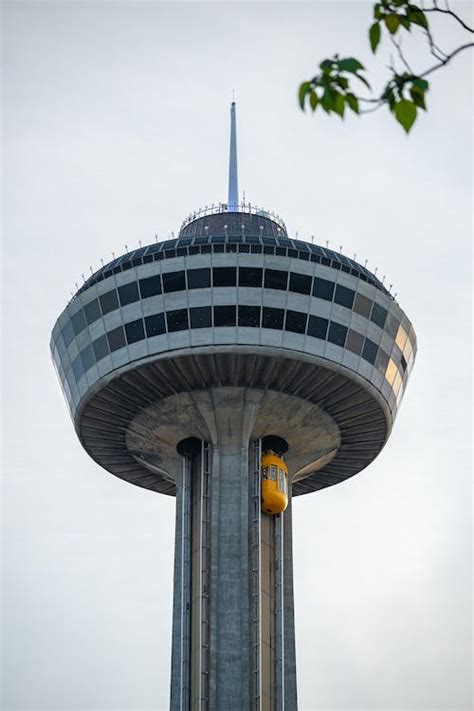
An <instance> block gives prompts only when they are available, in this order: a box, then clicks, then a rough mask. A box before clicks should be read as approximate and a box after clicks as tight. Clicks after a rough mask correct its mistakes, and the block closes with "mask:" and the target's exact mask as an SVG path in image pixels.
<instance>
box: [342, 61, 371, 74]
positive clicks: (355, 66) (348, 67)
mask: <svg viewBox="0 0 474 711" xmlns="http://www.w3.org/2000/svg"><path fill="white" fill-rule="evenodd" d="M337 64H338V67H339V69H340V71H341V72H352V74H355V73H356V72H357V71H358V70H359V69H364V67H363V65H362V64H361V63H360V62H359V60H358V59H354V57H347V59H340V60H339V62H338V63H337Z"/></svg>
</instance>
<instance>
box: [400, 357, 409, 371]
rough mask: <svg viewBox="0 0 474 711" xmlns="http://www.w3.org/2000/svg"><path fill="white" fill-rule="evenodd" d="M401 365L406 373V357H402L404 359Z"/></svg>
mask: <svg viewBox="0 0 474 711" xmlns="http://www.w3.org/2000/svg"><path fill="white" fill-rule="evenodd" d="M400 365H401V367H402V370H403V372H405V370H406V369H407V362H406V360H405V357H404V356H402V358H401V361H400Z"/></svg>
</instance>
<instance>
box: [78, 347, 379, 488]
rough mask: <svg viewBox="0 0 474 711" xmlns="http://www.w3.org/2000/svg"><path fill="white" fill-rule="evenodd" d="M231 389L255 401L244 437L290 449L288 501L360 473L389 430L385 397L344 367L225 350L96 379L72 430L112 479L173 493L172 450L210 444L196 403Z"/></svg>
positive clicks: (153, 359)
mask: <svg viewBox="0 0 474 711" xmlns="http://www.w3.org/2000/svg"><path fill="white" fill-rule="evenodd" d="M237 390H240V391H242V390H244V391H246V392H247V393H249V394H251V396H252V397H253V398H255V397H257V399H258V400H259V411H258V415H257V417H256V422H255V427H254V431H253V434H252V436H253V437H255V438H258V437H261V436H264V435H265V434H276V435H279V436H281V437H283V438H284V439H287V441H288V442H289V445H290V451H289V453H288V456H287V461H288V463H289V465H290V470H291V472H292V475H293V487H292V488H293V495H296V496H297V495H299V494H304V493H309V492H311V491H316V490H318V489H322V488H325V487H327V486H331V485H333V484H336V483H339V482H341V481H344V480H345V479H347V478H349V477H351V476H353V475H354V474H356V473H358V472H359V471H361V470H362V469H364V468H365V467H367V466H368V465H369V464H370V463H371V462H372V461H373V459H374V458H375V457H376V456H377V454H378V453H379V452H380V451H381V449H382V447H383V446H384V444H385V442H386V440H387V438H388V436H389V434H390V430H391V427H392V415H391V413H390V409H389V407H388V405H387V402H386V400H385V399H384V397H383V396H382V395H381V394H380V393H379V392H378V391H377V389H376V388H375V387H374V386H373V385H372V384H371V383H370V382H369V381H367V380H366V379H365V378H363V377H362V376H360V375H358V374H357V373H355V372H354V371H351V370H349V369H348V368H346V367H344V366H343V365H341V364H338V363H334V362H331V361H329V360H327V359H325V358H322V357H318V356H312V355H309V354H306V353H295V351H291V350H288V349H284V348H272V347H268V346H259V347H255V346H252V347H245V346H235V345H232V346H218V347H216V346H213V347H212V348H208V347H202V348H193V349H192V350H191V351H190V350H189V349H183V350H177V351H173V352H167V353H163V354H161V355H160V356H150V357H148V358H143V359H141V360H139V361H134V362H132V363H129V364H127V365H126V366H124V367H122V368H121V369H119V370H116V371H114V372H113V373H110V374H109V375H107V376H104V377H103V378H102V379H101V380H100V381H98V382H97V383H96V384H95V386H94V387H93V388H91V389H90V390H89V391H88V392H87V393H86V395H85V396H84V397H83V399H82V400H81V402H80V403H79V406H78V408H77V411H76V417H75V426H76V431H77V434H78V436H79V438H80V440H81V443H82V445H83V447H84V448H85V449H86V451H87V452H88V453H89V455H90V456H91V457H92V458H93V459H94V460H95V461H96V462H97V463H98V464H100V465H101V466H102V467H104V468H105V469H107V470H108V471H110V472H111V473H113V474H114V475H116V476H118V477H120V478H122V479H124V480H126V481H128V482H130V483H133V484H136V485H138V486H142V487H144V488H147V489H151V490H154V491H158V492H161V493H166V494H170V495H174V493H175V485H174V478H175V476H176V474H177V472H178V471H179V467H180V458H179V455H177V453H176V450H175V447H176V443H177V442H178V441H179V440H180V439H184V438H185V437H189V436H198V437H201V438H206V439H207V438H208V439H209V440H210V441H212V432H211V431H209V427H208V426H207V428H206V424H205V423H204V424H203V421H204V420H205V418H204V420H203V418H202V417H199V401H200V398H201V401H202V398H203V397H211V398H212V397H213V393H214V396H218V397H221V398H222V397H223V393H224V397H225V396H226V395H225V393H227V396H228V397H229V398H232V396H233V394H235V392H236V391H237ZM203 393H204V394H203ZM209 393H210V395H209ZM196 413H198V414H196ZM295 423H296V426H295ZM147 442H148V444H146V443H147ZM292 449H293V453H292V452H291V450H292Z"/></svg>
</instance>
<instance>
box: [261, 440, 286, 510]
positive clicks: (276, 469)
mask: <svg viewBox="0 0 474 711" xmlns="http://www.w3.org/2000/svg"><path fill="white" fill-rule="evenodd" d="M287 506H288V467H287V466H286V464H285V462H284V461H283V459H281V457H278V456H277V455H276V454H275V452H273V451H272V450H271V449H270V450H268V451H267V452H264V454H263V456H262V510H263V511H264V513H266V514H270V515H273V514H279V513H282V511H284V510H285V509H286V507H287Z"/></svg>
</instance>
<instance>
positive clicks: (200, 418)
mask: <svg viewBox="0 0 474 711" xmlns="http://www.w3.org/2000/svg"><path fill="white" fill-rule="evenodd" d="M51 350H52V355H53V360H54V363H55V365H56V368H57V371H58V375H59V378H60V381H61V384H62V388H63V391H64V394H65V397H66V400H67V402H68V405H69V409H70V412H71V416H72V419H73V422H74V426H75V428H76V432H77V435H78V437H79V439H80V441H81V444H82V445H83V447H84V449H85V450H86V451H87V452H88V454H89V455H90V456H91V457H92V458H93V459H94V460H95V461H96V462H97V463H98V464H100V465H101V466H102V467H104V468H105V469H107V470H108V471H110V472H111V473H113V474H115V475H116V476H118V477H121V478H122V479H124V480H126V481H129V482H130V483H133V484H136V485H138V486H142V487H145V488H147V489H150V490H152V491H156V492H159V493H163V494H168V495H171V496H176V535H175V567H174V595H173V632H172V672H171V677H172V678H171V709H172V711H177V710H180V711H197V710H199V711H207V710H217V711H247V710H249V711H250V709H252V710H262V711H263V710H265V711H267V710H268V711H277V710H278V711H283V710H284V709H286V711H294V709H296V708H297V697H296V664H295V646H294V619H293V583H292V580H293V571H292V541H291V520H292V498H293V497H295V496H299V495H303V494H307V493H310V492H313V491H317V490H318V489H322V488H324V487H327V486H331V485H333V484H337V483H339V482H342V481H344V480H345V479H347V478H348V477H350V476H353V475H354V474H356V473H357V472H359V471H361V470H362V469H364V468H365V467H366V466H368V464H370V462H371V461H372V460H373V459H374V458H375V457H376V456H377V454H378V453H379V452H380V450H381V449H382V447H383V446H384V444H385V442H386V441H387V439H388V437H389V435H390V432H391V429H392V426H393V422H394V419H395V416H396V413H397V410H398V407H399V405H400V401H401V399H402V397H403V393H404V390H405V388H406V383H407V379H408V375H409V373H410V371H411V368H412V366H413V362H414V358H415V353H416V337H415V332H414V329H413V327H412V325H411V323H410V321H409V320H408V318H407V317H406V315H405V314H404V312H403V311H402V309H401V308H400V306H399V305H398V304H397V302H396V301H395V299H394V298H393V297H392V296H391V294H390V293H389V292H388V291H387V289H385V287H384V285H383V283H381V282H380V281H379V280H378V279H377V278H376V276H375V275H374V274H372V273H371V272H370V271H368V270H367V269H366V268H365V267H364V266H361V265H360V264H358V263H357V262H356V261H355V260H352V259H349V258H348V257H346V256H344V255H342V254H340V253H336V252H334V251H332V250H330V249H328V248H326V247H325V248H323V247H321V246H318V245H315V244H312V243H311V244H310V243H307V242H304V241H300V240H297V239H292V238H290V237H289V235H288V233H287V230H286V227H285V224H284V222H283V221H282V220H281V219H280V218H279V217H278V216H277V215H275V214H273V213H269V212H266V211H265V210H262V209H259V208H256V207H255V206H252V205H250V204H240V203H239V199H238V188H237V151H236V124H235V104H234V103H233V104H232V107H231V141H230V162H229V196H228V202H227V203H226V204H219V205H212V206H211V207H208V208H205V209H203V210H200V211H198V212H195V213H193V214H192V215H190V216H189V217H188V218H187V219H186V220H185V221H184V222H183V224H182V226H181V229H180V232H179V235H178V237H177V238H176V239H172V240H168V241H166V242H162V243H156V244H151V245H147V246H145V247H141V248H140V249H137V250H134V251H132V252H129V253H126V254H124V255H122V256H120V257H118V258H117V259H114V260H113V261H112V262H110V263H109V264H107V265H106V266H104V267H102V268H101V269H100V270H98V271H97V272H95V273H94V274H93V275H92V276H91V277H90V278H89V279H88V280H87V281H86V282H85V284H84V285H83V286H82V287H81V288H80V289H79V290H78V292H77V293H76V294H75V296H74V297H73V299H72V300H71V301H70V303H69V304H68V305H67V307H66V308H65V309H64V311H63V312H62V314H61V315H60V316H59V318H58V320H57V322H56V324H55V326H54V329H53V333H52V338H51ZM265 457H267V459H266V460H265ZM272 458H273V459H272ZM265 461H267V462H269V463H268V467H265V466H263V467H262V463H263V462H265ZM279 461H280V462H284V464H282V466H281V467H279V465H278V462H279ZM272 462H273V463H274V462H276V464H274V466H275V477H274V479H273V480H272V474H271V472H272V469H271V467H272V466H273V464H272ZM267 471H268V472H270V473H269V474H267V473H266V472H267ZM286 472H288V474H287V473H286ZM262 478H263V480H264V481H263V482H262ZM272 481H273V482H274V484H273V483H271V482H272ZM267 483H268V484H271V486H274V487H276V490H278V491H280V493H282V494H283V497H284V499H285V504H286V503H287V506H286V508H285V509H284V510H281V509H280V512H277V513H268V511H269V510H270V509H269V508H268V507H265V506H262V493H263V494H264V496H265V491H266V489H265V488H264V484H265V486H266V485H267ZM263 503H264V504H265V502H263ZM282 508H283V507H282ZM264 509H265V510H264Z"/></svg>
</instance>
